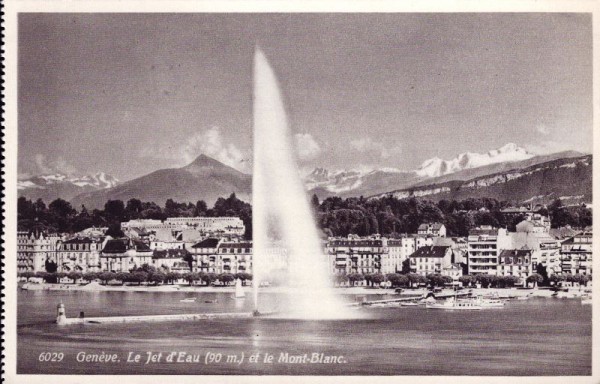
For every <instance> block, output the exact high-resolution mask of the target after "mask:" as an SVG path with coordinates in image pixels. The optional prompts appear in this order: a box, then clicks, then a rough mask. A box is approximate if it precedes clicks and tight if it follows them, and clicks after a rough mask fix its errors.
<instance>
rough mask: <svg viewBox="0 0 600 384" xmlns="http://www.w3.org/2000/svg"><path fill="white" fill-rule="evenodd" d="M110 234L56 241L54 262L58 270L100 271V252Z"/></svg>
mask: <svg viewBox="0 0 600 384" xmlns="http://www.w3.org/2000/svg"><path fill="white" fill-rule="evenodd" d="M110 239H111V237H110V236H103V237H99V238H90V237H75V238H72V239H69V240H65V241H59V242H58V243H57V251H56V256H57V257H56V260H57V261H56V263H57V267H58V271H59V272H67V273H68V272H74V271H75V272H82V273H85V272H100V271H101V263H100V252H101V251H102V249H103V248H104V246H105V245H106V242H107V241H108V240H110Z"/></svg>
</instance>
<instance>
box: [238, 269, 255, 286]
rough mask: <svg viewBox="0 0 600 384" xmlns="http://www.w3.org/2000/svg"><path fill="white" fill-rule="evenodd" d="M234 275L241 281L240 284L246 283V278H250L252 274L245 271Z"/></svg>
mask: <svg viewBox="0 0 600 384" xmlns="http://www.w3.org/2000/svg"><path fill="white" fill-rule="evenodd" d="M234 276H235V278H236V279H240V280H241V281H242V285H245V284H246V280H252V275H251V274H249V273H246V272H240V273H236V274H235V275H234Z"/></svg>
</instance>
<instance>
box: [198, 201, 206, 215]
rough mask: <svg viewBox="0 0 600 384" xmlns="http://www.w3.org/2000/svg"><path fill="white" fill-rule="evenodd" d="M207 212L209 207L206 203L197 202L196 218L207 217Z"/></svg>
mask: <svg viewBox="0 0 600 384" xmlns="http://www.w3.org/2000/svg"><path fill="white" fill-rule="evenodd" d="M206 211H208V207H207V206H206V202H205V201H204V200H198V201H197V202H196V212H195V216H205V215H206Z"/></svg>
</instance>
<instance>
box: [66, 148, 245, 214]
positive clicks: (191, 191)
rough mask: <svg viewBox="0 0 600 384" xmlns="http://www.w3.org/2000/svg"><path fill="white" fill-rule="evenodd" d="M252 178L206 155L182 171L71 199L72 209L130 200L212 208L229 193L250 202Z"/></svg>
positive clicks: (163, 172)
mask: <svg viewBox="0 0 600 384" xmlns="http://www.w3.org/2000/svg"><path fill="white" fill-rule="evenodd" d="M251 192H252V177H251V176H250V175H246V174H244V173H241V172H239V171H237V170H235V169H233V168H231V167H228V166H226V165H225V164H222V163H220V162H218V161H217V160H214V159H212V158H210V157H208V156H205V155H200V156H199V157H198V158H197V159H196V160H194V162H192V163H191V164H188V165H186V166H185V167H182V168H171V169H161V170H158V171H155V172H152V173H150V174H148V175H145V176H142V177H138V178H137V179H133V180H130V181H127V182H124V183H122V184H120V185H117V186H116V187H113V188H109V189H104V190H99V191H93V192H87V193H82V194H80V195H78V196H76V197H74V198H73V199H72V200H71V204H72V205H73V206H74V207H80V206H81V205H82V204H83V205H85V206H86V208H88V209H94V208H100V207H103V206H104V204H105V203H106V201H108V200H117V199H118V200H123V201H125V202H126V201H127V200H129V199H132V198H136V199H140V200H142V201H153V202H155V203H157V204H159V205H164V203H165V201H166V200H167V199H170V198H172V199H173V200H175V201H179V202H196V201H198V200H204V201H205V202H206V203H207V204H209V205H212V204H214V202H215V201H216V200H217V198H219V197H227V196H229V195H230V194H231V193H236V195H237V196H238V197H239V198H240V199H242V200H245V201H250V196H251Z"/></svg>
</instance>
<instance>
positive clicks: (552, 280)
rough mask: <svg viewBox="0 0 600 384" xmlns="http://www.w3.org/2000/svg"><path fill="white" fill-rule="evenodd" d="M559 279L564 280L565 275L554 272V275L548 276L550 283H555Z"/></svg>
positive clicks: (559, 280)
mask: <svg viewBox="0 0 600 384" xmlns="http://www.w3.org/2000/svg"><path fill="white" fill-rule="evenodd" d="M561 281H565V276H564V275H557V274H554V275H552V276H550V283H551V284H552V285H557V284H558V283H559V282H561Z"/></svg>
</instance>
